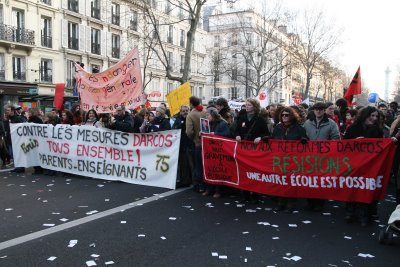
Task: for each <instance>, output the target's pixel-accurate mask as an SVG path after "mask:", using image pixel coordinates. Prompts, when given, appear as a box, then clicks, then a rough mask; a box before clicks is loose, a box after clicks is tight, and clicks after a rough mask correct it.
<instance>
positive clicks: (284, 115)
mask: <svg viewBox="0 0 400 267" xmlns="http://www.w3.org/2000/svg"><path fill="white" fill-rule="evenodd" d="M289 116H290V114H289V113H282V115H281V117H289Z"/></svg>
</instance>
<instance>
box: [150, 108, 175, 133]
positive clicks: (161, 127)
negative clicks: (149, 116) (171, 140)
mask: <svg viewBox="0 0 400 267" xmlns="http://www.w3.org/2000/svg"><path fill="white" fill-rule="evenodd" d="M165 112H166V109H165V108H164V106H159V107H158V108H156V117H155V118H154V120H153V122H152V126H153V128H152V129H153V131H154V132H161V131H167V130H171V124H170V123H169V119H168V117H167V116H165Z"/></svg>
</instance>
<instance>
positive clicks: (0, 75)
mask: <svg viewBox="0 0 400 267" xmlns="http://www.w3.org/2000/svg"><path fill="white" fill-rule="evenodd" d="M5 79H6V71H5V70H0V80H2V81H4V80H5Z"/></svg>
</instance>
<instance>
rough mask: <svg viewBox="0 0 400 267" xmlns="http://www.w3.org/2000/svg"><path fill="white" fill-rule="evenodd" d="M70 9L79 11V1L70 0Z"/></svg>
mask: <svg viewBox="0 0 400 267" xmlns="http://www.w3.org/2000/svg"><path fill="white" fill-rule="evenodd" d="M68 10H70V11H73V12H79V3H78V1H77V0H68Z"/></svg>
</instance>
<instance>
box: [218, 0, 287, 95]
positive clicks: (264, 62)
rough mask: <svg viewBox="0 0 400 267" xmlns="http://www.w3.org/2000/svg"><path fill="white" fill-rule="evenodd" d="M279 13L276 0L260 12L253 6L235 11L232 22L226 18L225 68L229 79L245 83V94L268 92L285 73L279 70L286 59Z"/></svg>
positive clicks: (284, 35) (282, 27) (280, 14)
mask: <svg viewBox="0 0 400 267" xmlns="http://www.w3.org/2000/svg"><path fill="white" fill-rule="evenodd" d="M282 16H283V15H282V12H281V6H280V5H279V4H276V5H274V6H272V7H266V6H265V5H264V6H263V7H262V12H261V14H258V13H256V12H254V11H253V10H247V11H242V12H237V15H236V18H235V20H236V23H235V22H233V23H232V22H230V23H231V24H232V25H231V27H232V31H231V32H232V35H231V37H230V43H229V44H228V46H229V47H230V49H231V53H232V57H231V59H230V60H228V61H227V62H225V69H227V70H228V71H226V73H227V74H228V76H229V77H230V78H231V80H234V81H237V82H238V83H240V84H242V85H244V86H245V88H246V96H248V95H247V94H248V93H250V95H251V96H257V95H258V94H259V92H260V90H262V89H268V92H269V93H270V94H271V92H272V91H273V90H274V89H276V88H278V87H279V86H280V84H281V82H282V80H283V79H285V78H286V77H287V74H286V73H287V72H284V71H283V70H284V69H285V68H287V67H288V66H289V64H290V61H289V60H288V57H287V56H288V50H287V49H285V44H286V43H287V42H286V40H285V37H286V26H283V25H281V23H282ZM250 17H252V18H253V19H252V20H251V21H250V20H249V18H250Z"/></svg>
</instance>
